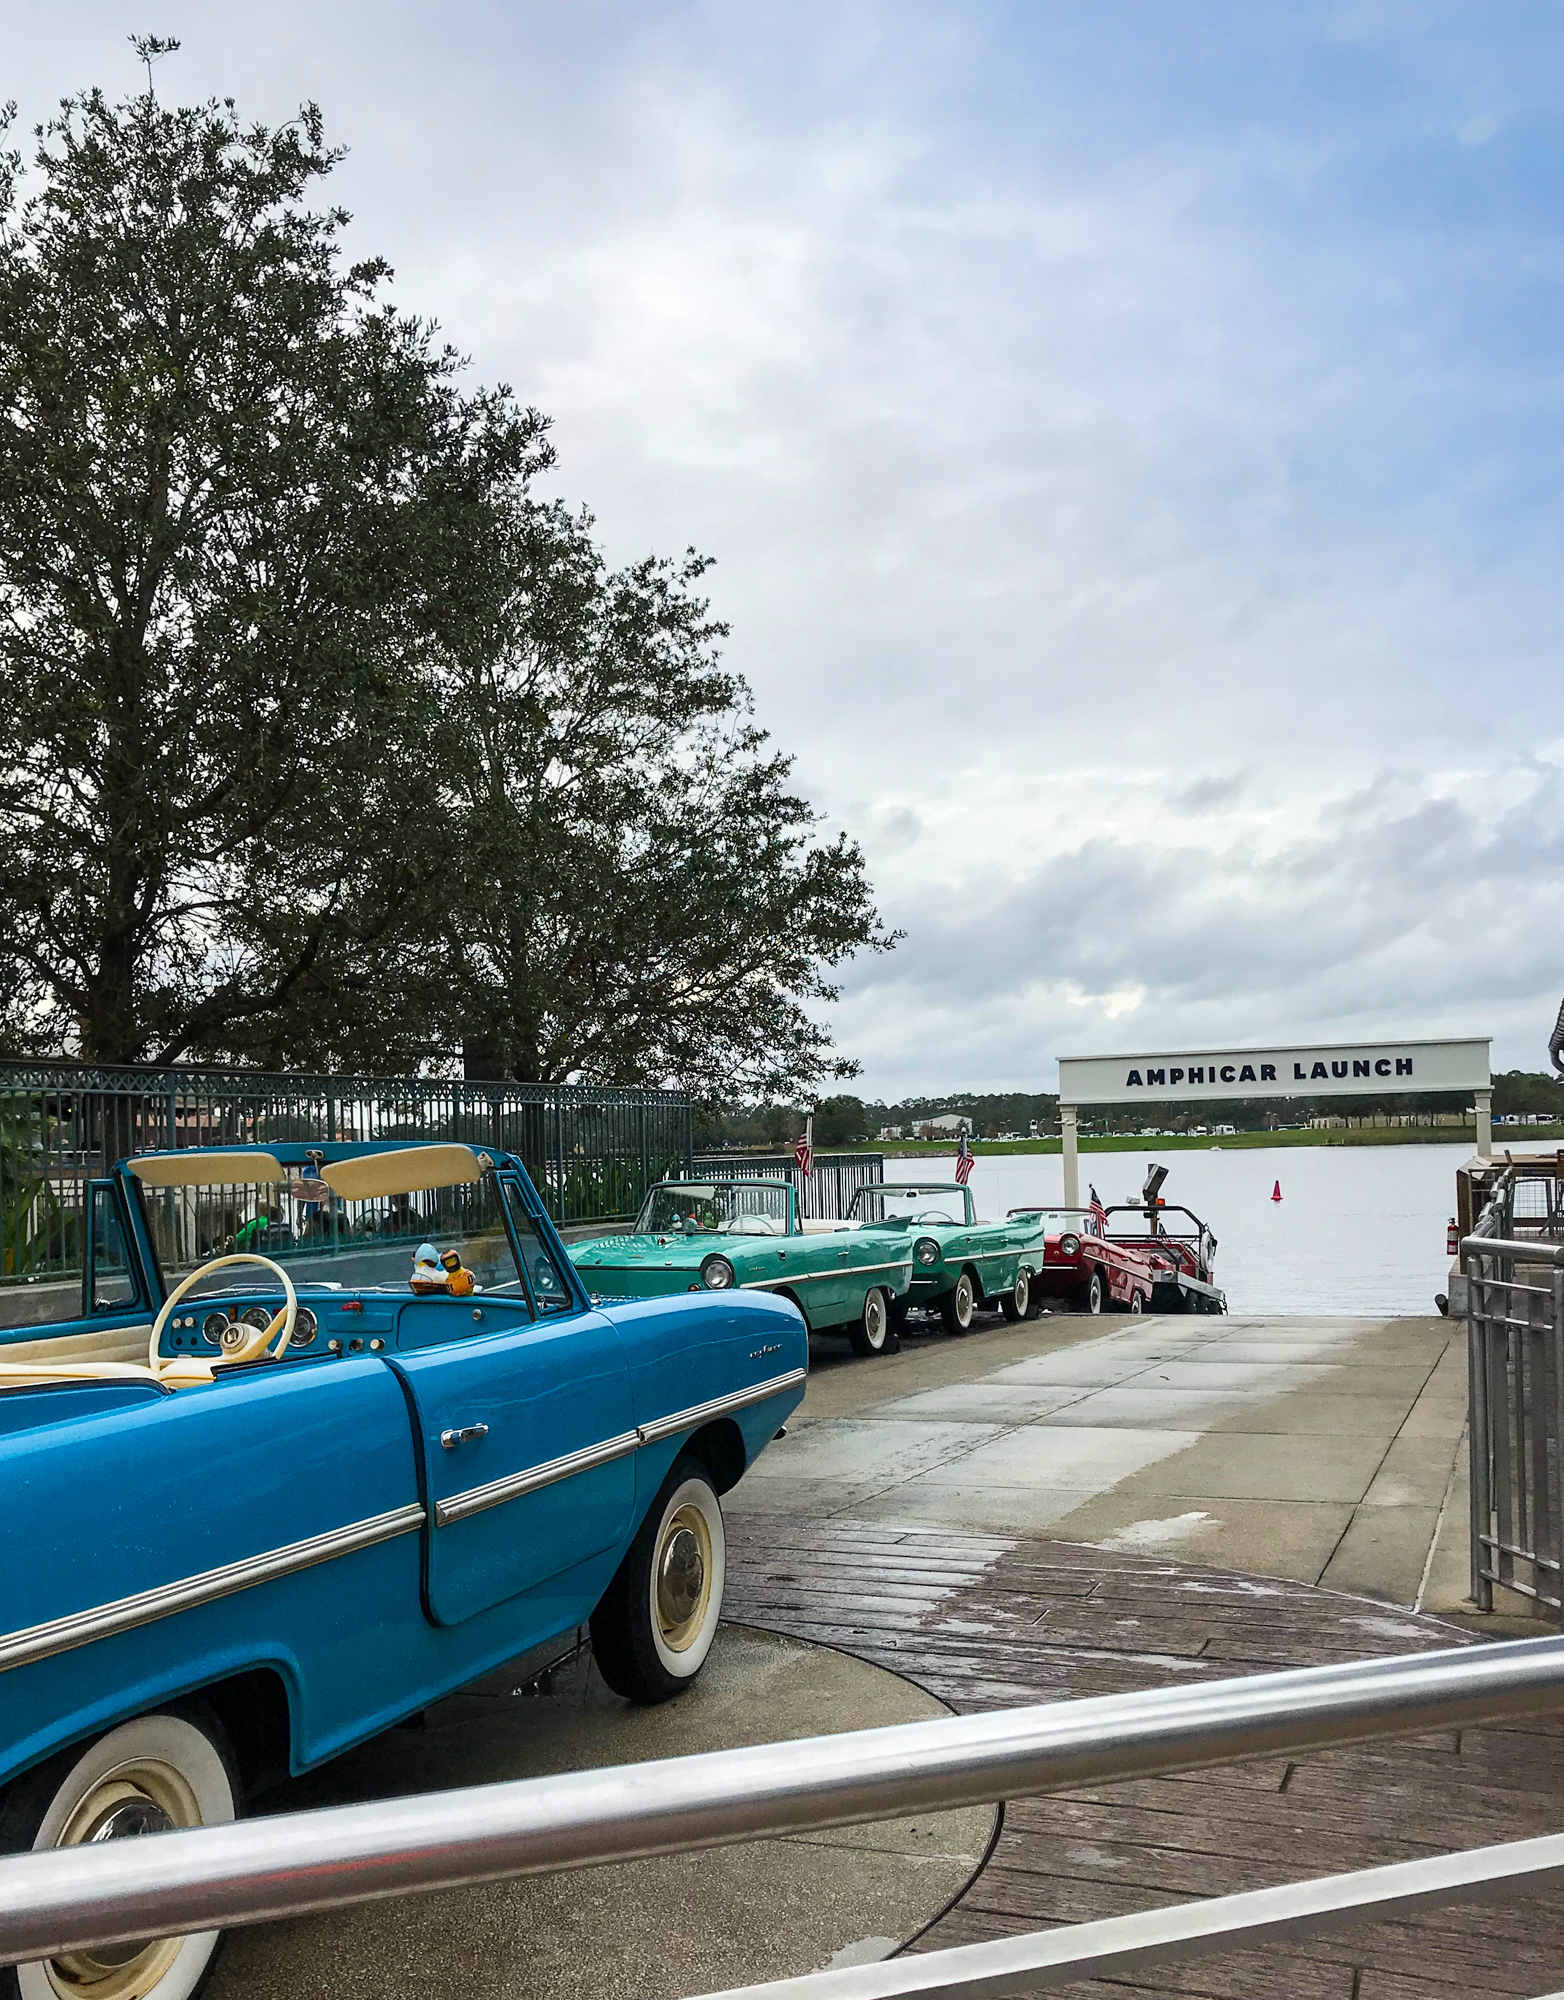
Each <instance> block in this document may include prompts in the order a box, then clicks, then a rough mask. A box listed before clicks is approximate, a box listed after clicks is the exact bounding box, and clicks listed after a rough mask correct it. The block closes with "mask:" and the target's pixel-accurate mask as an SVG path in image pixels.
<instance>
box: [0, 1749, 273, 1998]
mask: <svg viewBox="0 0 1564 2000" xmlns="http://www.w3.org/2000/svg"><path fill="white" fill-rule="evenodd" d="M233 1816H234V1797H233V1789H232V1786H231V1784H230V1782H229V1778H228V1773H227V1770H226V1769H225V1768H224V1765H223V1761H222V1758H221V1757H220V1756H219V1755H218V1753H217V1751H216V1749H215V1748H214V1747H213V1746H212V1744H211V1743H210V1742H209V1741H208V1740H207V1738H206V1737H205V1736H203V1735H202V1733H201V1731H200V1730H199V1729H197V1728H196V1727H195V1726H194V1724H193V1723H189V1722H185V1721H183V1720H182V1719H181V1718H180V1717H179V1716H176V1715H147V1716H140V1717H138V1718H137V1719H136V1720H135V1721H134V1722H127V1723H124V1724H122V1725H121V1727H120V1728H118V1729H112V1730H110V1731H109V1733H108V1734H107V1735H106V1736H102V1737H100V1738H99V1739H98V1741H97V1742H96V1743H94V1744H92V1745H90V1746H89V1748H88V1749H87V1750H86V1751H84V1752H83V1754H82V1756H81V1758H80V1759H79V1760H78V1761H77V1763H76V1765H75V1766H74V1767H73V1768H72V1770H71V1771H70V1772H69V1773H68V1774H67V1776H66V1778H65V1780H64V1782H63V1783H62V1784H61V1786H60V1789H59V1791H58V1792H57V1793H56V1794H55V1796H54V1798H53V1800H52V1801H51V1802H50V1806H49V1810H48V1811H47V1812H46V1813H45V1814H44V1818H43V1824H42V1826H41V1827H40V1828H39V1832H38V1837H37V1838H36V1840H35V1841H34V1842H33V1846H34V1848H35V1849H40V1848H52V1847H76V1846H80V1845H83V1844H86V1843H91V1842H95V1841H97V1840H109V1839H117V1838H123V1837H126V1836H133V1835H135V1834H136V1833H138V1832H156V1831H161V1830H163V1829H165V1828H167V1827H189V1826H213V1825H220V1824H222V1823H223V1822H224V1821H227V1820H231V1819H232V1818H233ZM218 1937H219V1933H218V1932H216V1931H202V1932H199V1933H196V1934H195V1935H192V1936H190V1937H173V1938H154V1939H152V1940H150V1941H149V1942H147V1943H144V1944H139V1945H126V1946H123V1947H114V1946H107V1947H103V1948H102V1949H100V1950H98V1951H89V1952H69V1953H65V1954H62V1955H61V1956H60V1957H59V1958H55V1959H46V1960H39V1961H36V1962H35V1963H33V1964H31V1965H19V1966H18V1967H17V1968H16V1976H17V1985H18V1988H19V1990H20V1992H21V1995H22V2000H144V1996H148V1995H155V1996H156V2000H188V1995H190V1994H191V1993H193V1992H194V1990H195V1988H196V1986H197V1985H198V1984H199V1982H200V1979H201V1977H202V1974H203V1973H204V1972H205V1970H206V1968H207V1965H208V1964H209V1963H210V1961H211V1957H212V1953H213V1952H214V1951H215V1950H216V1949H217V1942H218Z"/></svg>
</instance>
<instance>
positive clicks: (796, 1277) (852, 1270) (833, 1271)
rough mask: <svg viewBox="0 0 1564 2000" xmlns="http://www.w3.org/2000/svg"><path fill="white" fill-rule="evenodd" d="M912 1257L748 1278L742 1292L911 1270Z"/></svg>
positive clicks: (836, 1265)
mask: <svg viewBox="0 0 1564 2000" xmlns="http://www.w3.org/2000/svg"><path fill="white" fill-rule="evenodd" d="M911 1269H912V1259H911V1258H910V1257H903V1258H902V1259H901V1260H900V1262H899V1263H895V1264H833V1265H832V1266H831V1268H830V1270H829V1271H794V1272H793V1273H792V1274H791V1275H790V1276H781V1277H776V1278H746V1279H745V1280H744V1282H743V1284H742V1285H740V1286H739V1287H738V1290H739V1291H741V1292H774V1291H775V1290H776V1289H777V1287H778V1286H779V1285H788V1286H791V1285H817V1284H819V1282H820V1280H821V1279H822V1278H859V1277H866V1276H867V1275H868V1274H869V1273H870V1272H871V1271H910V1270H911Z"/></svg>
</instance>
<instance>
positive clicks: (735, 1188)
mask: <svg viewBox="0 0 1564 2000" xmlns="http://www.w3.org/2000/svg"><path fill="white" fill-rule="evenodd" d="M740 1190H745V1191H748V1192H751V1193H756V1194H766V1195H769V1196H772V1197H773V1198H775V1197H778V1196H780V1198H781V1200H782V1205H783V1209H784V1212H785V1226H784V1227H783V1229H782V1230H781V1231H780V1232H779V1233H780V1234H781V1235H783V1236H797V1235H799V1234H800V1233H801V1231H800V1218H799V1212H798V1190H797V1189H796V1188H795V1187H794V1186H793V1183H792V1182H791V1181H785V1180H782V1179H780V1178H774V1177H771V1176H769V1175H764V1174H756V1175H753V1176H747V1175H742V1174H735V1175H732V1176H727V1177H723V1176H718V1175H712V1176H711V1177H710V1178H709V1179H706V1180H698V1181H654V1182H653V1183H652V1185H651V1186H650V1187H649V1188H648V1189H647V1190H646V1195H645V1198H644V1199H643V1201H642V1203H641V1207H640V1211H639V1213H638V1214H637V1216H636V1218H635V1228H634V1230H633V1231H632V1232H631V1233H632V1234H633V1235H636V1236H656V1237H662V1236H668V1237H670V1238H671V1237H673V1236H675V1235H677V1236H678V1237H680V1238H681V1239H683V1238H684V1237H686V1236H689V1237H691V1238H694V1237H697V1236H721V1237H732V1236H738V1237H744V1236H747V1235H750V1234H753V1235H754V1236H755V1237H756V1238H760V1237H763V1236H769V1235H770V1234H771V1231H769V1230H755V1231H753V1232H751V1231H748V1230H742V1229H733V1230H728V1229H695V1230H684V1229H679V1230H672V1229H668V1228H662V1229H653V1228H652V1227H650V1223H649V1218H650V1215H651V1209H652V1204H653V1202H654V1201H655V1200H656V1199H657V1197H658V1195H660V1194H663V1193H665V1192H670V1191H671V1192H674V1193H680V1194H687V1195H689V1196H690V1198H691V1199H692V1200H706V1201H720V1200H721V1199H722V1198H723V1197H724V1196H727V1197H730V1198H732V1199H733V1200H734V1202H735V1203H736V1200H737V1196H738V1194H739V1192H740Z"/></svg>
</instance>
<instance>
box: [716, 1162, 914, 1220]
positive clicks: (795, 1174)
mask: <svg viewBox="0 0 1564 2000" xmlns="http://www.w3.org/2000/svg"><path fill="white" fill-rule="evenodd" d="M691 1171H692V1172H694V1173H698V1174H723V1175H725V1176H727V1177H729V1178H732V1177H735V1176H738V1177H747V1178H748V1179H750V1180H768V1181H791V1182H792V1183H793V1186H794V1187H795V1188H797V1190H798V1212H799V1214H800V1215H802V1216H807V1217H808V1218H809V1219H810V1220H811V1221H820V1222H840V1221H841V1220H842V1219H843V1218H844V1217H845V1215H846V1214H847V1211H848V1210H849V1209H850V1208H851V1207H852V1205H853V1196H854V1195H855V1194H856V1193H857V1192H858V1190H859V1189H860V1188H861V1187H874V1186H876V1185H878V1183H879V1182H881V1181H883V1180H884V1178H885V1160H884V1156H883V1155H882V1154H879V1153H816V1154H815V1157H814V1163H813V1170H812V1171H811V1172H810V1173H807V1174H806V1173H803V1172H801V1171H800V1169H799V1165H798V1162H797V1161H796V1160H795V1159H794V1158H793V1155H792V1154H791V1153H697V1154H696V1156H695V1160H694V1163H693V1166H692V1169H691Z"/></svg>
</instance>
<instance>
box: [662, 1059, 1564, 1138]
mask: <svg viewBox="0 0 1564 2000" xmlns="http://www.w3.org/2000/svg"><path fill="white" fill-rule="evenodd" d="M1471 1103H1472V1094H1471V1092H1470V1091H1419V1092H1416V1093H1412V1092H1403V1093H1399V1094H1397V1093H1394V1092H1388V1091H1387V1092H1385V1093H1383V1094H1376V1095H1374V1096H1364V1097H1283V1098H1269V1099H1264V1100H1253V1099H1247V1098H1233V1099H1222V1098H1206V1099H1202V1100H1201V1101H1200V1102H1199V1103H1191V1104H1146V1105H1128V1106H1118V1105H1115V1106H1105V1107H1103V1108H1102V1109H1101V1110H1098V1111H1095V1112H1094V1111H1092V1110H1091V1109H1090V1108H1088V1110H1086V1111H1083V1113H1082V1124H1083V1126H1084V1127H1086V1128H1087V1129H1089V1130H1092V1131H1098V1132H1101V1131H1109V1132H1126V1133H1134V1132H1139V1131H1142V1130H1144V1129H1145V1128H1146V1127H1147V1126H1155V1127H1156V1128H1157V1129H1158V1130H1159V1131H1164V1132H1187V1131H1189V1130H1190V1129H1191V1128H1192V1127H1194V1126H1196V1125H1205V1126H1210V1125H1232V1126H1233V1127H1235V1128H1236V1129H1237V1130H1238V1131H1240V1132H1265V1131H1272V1130H1275V1129H1276V1128H1277V1127H1279V1126H1285V1125H1306V1124H1307V1123H1308V1122H1309V1120H1310V1119H1311V1118H1331V1117H1343V1116H1345V1117H1348V1118H1354V1119H1356V1118H1363V1119H1367V1120H1369V1121H1371V1122H1374V1121H1384V1120H1388V1119H1395V1118H1418V1119H1425V1118H1428V1117H1431V1116H1434V1115H1437V1114H1439V1113H1447V1112H1462V1111H1467V1110H1469V1109H1470V1108H1471ZM1493 1109H1494V1115H1495V1116H1496V1117H1515V1116H1524V1115H1526V1114H1528V1113H1531V1114H1536V1115H1538V1116H1541V1117H1545V1118H1548V1119H1551V1120H1557V1121H1558V1122H1559V1123H1561V1124H1564V1079H1560V1078H1558V1077H1553V1076H1548V1075H1546V1074H1544V1073H1542V1072H1540V1071H1536V1070H1519V1069H1513V1070H1507V1071H1506V1072H1505V1073H1504V1074H1503V1075H1502V1076H1496V1077H1495V1078H1494V1080H1493ZM805 1111H806V1107H805V1106H803V1105H801V1104H751V1105H736V1104H715V1105H707V1106H705V1107H704V1108H703V1110H702V1111H701V1113H700V1114H699V1118H698V1123H697V1135H696V1136H697V1143H698V1144H699V1145H701V1146H703V1147H721V1146H791V1145H792V1143H793V1141H794V1140H795V1139H796V1138H797V1137H798V1135H799V1133H800V1132H802V1131H803V1129H804V1118H805ZM950 1114H954V1115H956V1116H957V1117H962V1118H968V1119H970V1120H971V1122H972V1130H973V1133H974V1134H975V1136H976V1137H978V1138H979V1139H987V1138H994V1139H997V1138H1002V1137H1007V1136H1012V1135H1013V1136H1015V1137H1018V1138H1022V1139H1025V1138H1028V1137H1030V1136H1031V1132H1032V1128H1033V1126H1034V1125H1035V1126H1036V1128H1037V1131H1038V1133H1039V1135H1041V1136H1044V1137H1046V1136H1048V1135H1050V1134H1054V1133H1057V1132H1058V1130H1059V1100H1058V1098H1057V1097H1056V1096H1052V1095H1050V1094H1049V1093H1047V1092H1045V1091H1035V1092H1033V1091H1022V1090H1008V1091H954V1092H952V1093H951V1094H950V1095H949V1096H948V1097H909V1098H904V1099H902V1100H901V1101H900V1102H898V1103H894V1104H887V1103H885V1102H884V1101H883V1100H880V1099H871V1100H868V1101H866V1100H865V1099H863V1098H860V1097H851V1096H839V1097H828V1098H823V1099H822V1100H821V1101H820V1103H818V1104H817V1105H816V1106H815V1107H814V1121H815V1124H814V1133H815V1145H816V1146H817V1147H830V1146H851V1145H861V1144H863V1143H864V1142H865V1141H868V1140H874V1139H878V1138H879V1137H880V1135H881V1133H882V1132H884V1131H886V1130H889V1131H890V1132H891V1133H892V1134H894V1135H895V1136H896V1137H898V1138H901V1137H906V1138H916V1137H918V1135H919V1132H920V1130H921V1128H922V1127H924V1126H926V1125H928V1124H929V1123H930V1122H931V1121H932V1120H933V1119H935V1118H939V1117H942V1116H947V1115H950Z"/></svg>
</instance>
